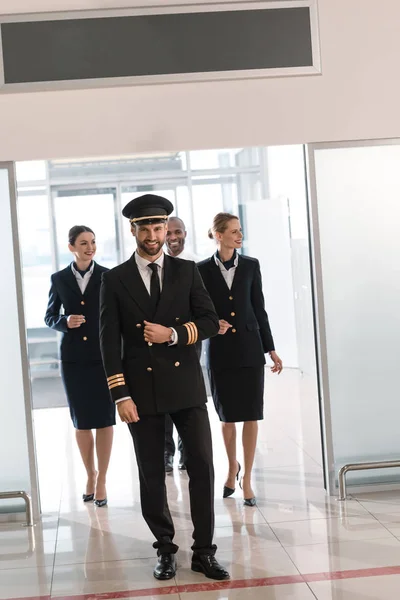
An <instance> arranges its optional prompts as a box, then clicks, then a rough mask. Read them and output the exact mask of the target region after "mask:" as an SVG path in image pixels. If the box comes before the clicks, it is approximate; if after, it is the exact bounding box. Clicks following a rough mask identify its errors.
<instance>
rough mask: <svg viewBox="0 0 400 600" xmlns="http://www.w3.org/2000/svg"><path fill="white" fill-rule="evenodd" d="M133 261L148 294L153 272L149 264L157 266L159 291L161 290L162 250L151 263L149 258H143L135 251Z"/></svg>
mask: <svg viewBox="0 0 400 600" xmlns="http://www.w3.org/2000/svg"><path fill="white" fill-rule="evenodd" d="M135 261H136V264H137V268H138V269H139V273H140V276H141V278H142V280H143V283H144V285H145V286H146V290H147V292H148V294H149V295H150V284H151V276H152V273H153V272H152V270H151V269H149V265H151V264H155V265H157V267H158V269H157V273H158V278H159V280H160V291H162V285H163V275H164V252H163V253H162V254H161V256H159V257H158V258H157V260H155V261H154V262H153V263H152V262H151V261H150V260H147V259H146V258H143V257H142V256H140V255H139V254H138V253H137V252H135Z"/></svg>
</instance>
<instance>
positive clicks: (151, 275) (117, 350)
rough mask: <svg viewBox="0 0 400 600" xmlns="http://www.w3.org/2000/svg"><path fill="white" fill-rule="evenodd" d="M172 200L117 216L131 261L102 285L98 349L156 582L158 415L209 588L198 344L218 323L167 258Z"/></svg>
mask: <svg viewBox="0 0 400 600" xmlns="http://www.w3.org/2000/svg"><path fill="white" fill-rule="evenodd" d="M172 210H173V206H172V204H171V202H169V200H166V199H165V198H161V197H160V196H154V195H151V194H147V195H145V196H141V197H140V198H136V199H135V200H132V201H131V202H129V204H127V206H125V208H124V210H123V211H122V214H123V215H124V216H125V217H127V218H128V219H129V220H130V223H131V231H132V234H133V235H134V237H135V238H136V244H137V251H136V252H135V253H134V254H133V256H132V257H131V258H130V259H129V260H128V261H127V262H125V263H123V264H122V265H120V266H118V267H116V268H114V269H111V270H110V271H109V272H108V273H106V274H105V276H104V277H103V283H102V289H101V297H100V345H101V351H102V355H103V362H104V367H105V370H106V374H107V380H108V384H109V388H110V392H111V396H112V398H113V400H114V401H115V402H116V403H117V408H118V412H119V415H120V417H121V420H122V421H124V422H125V423H128V426H129V429H130V432H131V435H132V438H133V443H134V447H135V452H136V460H137V464H138V469H139V478H140V495H141V506H142V514H143V517H144V519H145V520H146V522H147V524H148V526H149V528H150V529H151V531H152V533H153V534H154V537H155V538H156V542H155V543H154V547H155V548H156V549H157V554H158V562H157V564H156V567H155V569H154V576H155V577H156V578H157V579H171V578H172V577H174V575H175V572H176V560H175V553H176V552H177V550H178V546H177V545H176V544H174V543H173V538H174V534H175V531H174V525H173V522H172V519H171V515H170V511H169V508H168V503H167V495H166V486H165V467H164V436H165V415H166V414H168V413H169V414H170V415H171V417H172V420H173V422H174V424H175V426H176V428H177V430H178V433H179V435H180V436H181V438H182V441H183V445H184V447H185V458H186V467H187V471H188V475H189V478H190V488H189V492H190V506H191V515H192V521H193V525H194V532H193V539H194V543H193V546H192V550H193V556H192V569H193V570H194V571H198V572H201V573H204V574H205V575H206V576H207V577H209V578H211V579H228V578H229V574H228V573H227V571H225V569H223V567H222V566H221V565H219V564H218V562H217V560H216V558H215V550H216V546H215V545H214V544H213V543H212V540H213V532H214V470H213V464H212V441H211V432H210V425H209V421H208V413H207V408H206V406H205V403H206V399H207V398H206V392H205V387H204V380H203V375H202V371H201V367H200V363H199V359H198V356H197V353H196V349H195V344H196V342H197V340H203V339H206V338H209V337H211V336H214V335H216V334H217V333H218V329H219V324H218V317H217V315H216V313H215V309H214V306H213V303H212V301H211V299H210V297H209V295H208V293H207V292H206V290H205V288H204V286H203V283H202V280H201V277H200V274H199V272H198V270H197V267H196V265H195V264H194V263H193V262H189V261H185V260H180V259H177V258H171V257H169V256H167V255H164V252H163V246H164V243H165V238H166V232H167V225H166V221H167V217H168V215H169V214H171V212H172Z"/></svg>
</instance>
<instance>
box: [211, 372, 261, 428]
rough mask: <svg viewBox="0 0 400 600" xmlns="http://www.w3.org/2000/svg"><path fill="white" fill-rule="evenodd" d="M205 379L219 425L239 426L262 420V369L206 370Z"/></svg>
mask: <svg viewBox="0 0 400 600" xmlns="http://www.w3.org/2000/svg"><path fill="white" fill-rule="evenodd" d="M208 376H209V379H210V387H211V394H212V397H213V400H214V406H215V410H216V411H217V413H218V416H219V420H220V421H223V422H224V423H241V422H242V421H261V420H262V419H263V418H264V366H261V367H239V368H236V369H222V370H218V371H215V370H213V369H209V371H208Z"/></svg>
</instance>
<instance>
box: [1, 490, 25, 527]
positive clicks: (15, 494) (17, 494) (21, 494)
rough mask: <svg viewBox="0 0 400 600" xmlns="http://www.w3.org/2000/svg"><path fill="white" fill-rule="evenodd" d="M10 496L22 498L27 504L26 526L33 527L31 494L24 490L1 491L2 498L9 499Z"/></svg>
mask: <svg viewBox="0 0 400 600" xmlns="http://www.w3.org/2000/svg"><path fill="white" fill-rule="evenodd" d="M10 498H22V500H24V501H25V506H26V526H27V527H33V516H32V499H31V497H30V495H29V494H27V493H26V492H24V491H18V492H0V500H9V499H10Z"/></svg>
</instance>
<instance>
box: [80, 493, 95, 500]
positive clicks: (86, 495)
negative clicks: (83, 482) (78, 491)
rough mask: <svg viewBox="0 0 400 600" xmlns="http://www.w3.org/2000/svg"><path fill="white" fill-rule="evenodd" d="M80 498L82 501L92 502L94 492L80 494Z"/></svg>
mask: <svg viewBox="0 0 400 600" xmlns="http://www.w3.org/2000/svg"><path fill="white" fill-rule="evenodd" d="M82 500H83V501H84V502H93V500H94V494H82Z"/></svg>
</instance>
